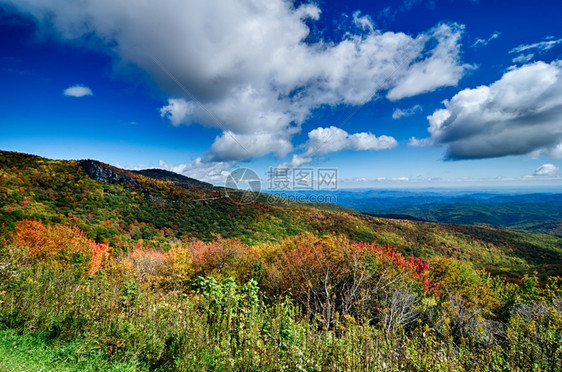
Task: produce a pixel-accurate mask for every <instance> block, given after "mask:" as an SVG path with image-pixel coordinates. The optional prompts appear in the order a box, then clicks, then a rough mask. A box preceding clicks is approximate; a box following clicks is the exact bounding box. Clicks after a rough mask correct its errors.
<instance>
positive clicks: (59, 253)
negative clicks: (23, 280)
mask: <svg viewBox="0 0 562 372" xmlns="http://www.w3.org/2000/svg"><path fill="white" fill-rule="evenodd" d="M13 243H14V244H15V245H16V246H19V247H21V248H23V249H24V250H25V253H26V254H27V256H28V258H30V259H32V260H33V261H43V262H49V263H52V264H55V265H59V266H65V265H69V264H70V265H74V266H77V267H81V268H83V269H84V270H85V271H87V273H89V274H94V273H96V272H97V271H98V270H99V269H100V267H101V265H102V262H103V260H104V257H106V256H107V254H108V247H107V246H106V245H104V244H98V243H95V242H93V241H91V240H89V239H88V238H87V237H86V235H84V233H83V232H82V231H81V230H80V229H79V228H78V227H76V226H73V227H70V226H64V225H54V226H45V225H43V223H42V222H41V221H30V220H23V221H20V222H18V223H17V225H16V231H15V234H14V239H13Z"/></svg>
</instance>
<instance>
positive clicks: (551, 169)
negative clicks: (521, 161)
mask: <svg viewBox="0 0 562 372" xmlns="http://www.w3.org/2000/svg"><path fill="white" fill-rule="evenodd" d="M558 169H559V168H558V167H557V166H556V165H554V164H543V165H541V166H540V167H538V168H537V169H535V173H533V175H534V176H554V175H555V174H556V173H558Z"/></svg>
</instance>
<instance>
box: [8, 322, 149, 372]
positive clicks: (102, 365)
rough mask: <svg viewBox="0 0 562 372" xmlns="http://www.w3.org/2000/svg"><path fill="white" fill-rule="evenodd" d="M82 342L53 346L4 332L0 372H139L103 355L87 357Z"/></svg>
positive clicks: (135, 368)
mask: <svg viewBox="0 0 562 372" xmlns="http://www.w3.org/2000/svg"><path fill="white" fill-rule="evenodd" d="M81 346H82V343H81V342H79V341H75V342H67V343H63V344H58V343H50V342H48V341H47V340H45V339H44V338H43V337H41V336H39V335H34V334H19V333H18V332H16V331H15V330H12V329H3V330H0V372H12V371H14V372H24V371H30V372H31V371H33V372H35V371H37V372H39V371H41V372H50V371H57V372H66V371H68V372H70V371H112V372H128V371H138V370H139V369H138V368H137V366H136V365H135V364H132V363H126V362H119V361H115V362H112V361H110V360H108V359H107V356H105V355H102V354H91V352H90V353H88V354H86V353H85V351H84V350H83V349H82V348H81Z"/></svg>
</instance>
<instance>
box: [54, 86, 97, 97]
mask: <svg viewBox="0 0 562 372" xmlns="http://www.w3.org/2000/svg"><path fill="white" fill-rule="evenodd" d="M62 94H64V95H65V96H68V97H84V96H93V95H94V93H92V90H91V89H90V88H88V87H87V86H85V85H82V84H76V85H73V86H71V87H70V88H66V89H65V90H63V92H62Z"/></svg>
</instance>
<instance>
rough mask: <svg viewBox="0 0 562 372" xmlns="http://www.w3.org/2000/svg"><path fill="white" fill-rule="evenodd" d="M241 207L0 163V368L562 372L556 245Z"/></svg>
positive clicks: (284, 208) (466, 230)
mask: <svg viewBox="0 0 562 372" xmlns="http://www.w3.org/2000/svg"><path fill="white" fill-rule="evenodd" d="M239 198H240V195H239V194H238V193H237V192H236V191H234V190H229V197H224V190H223V189H222V188H215V187H213V186H212V185H209V184H206V183H203V182H200V181H197V180H193V179H190V178H187V177H184V176H180V175H175V174H173V173H170V172H166V171H161V170H146V171H136V172H132V171H126V170H122V169H119V168H115V167H112V166H109V165H106V164H103V163H99V162H96V161H91V160H87V161H58V160H49V159H44V158H40V157H36V156H32V155H25V154H20V153H13V152H0V370H3V369H7V370H17V369H18V368H17V367H18V364H17V363H19V361H21V363H23V364H25V365H35V364H37V365H41V364H42V366H44V367H45V366H46V367H45V368H52V369H53V370H100V369H104V370H159V371H167V370H180V371H182V370H186V371H187V370H271V371H278V370H289V371H292V370H306V371H322V370H380V371H388V370H390V371H392V370H395V371H401V370H412V371H425V370H435V371H452V370H454V371H457V370H497V371H510V370H511V371H517V370H520V371H529V370H537V371H539V370H540V371H542V370H548V371H560V370H561V369H562V362H561V360H562V341H561V339H560V334H561V333H562V301H561V294H562V293H561V287H560V284H561V282H560V278H559V277H558V276H556V275H560V274H561V273H562V238H561V237H557V236H553V235H544V234H536V233H531V232H523V231H515V230H508V229H499V228H492V227H487V226H463V225H448V224H437V223H427V222H418V221H407V220H396V219H383V218H376V217H372V216H367V215H363V214H360V213H357V212H355V211H353V210H348V209H344V208H338V207H335V206H330V205H322V204H299V203H293V202H287V201H285V200H281V199H277V198H276V199H273V200H272V199H271V196H268V195H260V196H259V197H258V199H257V200H256V201H255V202H253V203H249V204H240V203H237V200H239ZM205 199H210V200H205ZM14 346H16V348H14ZM8 355H11V356H10V357H7V356H8ZM29 355H38V356H40V360H34V359H33V357H31V356H29ZM3 359H5V360H7V362H6V363H12V364H11V365H10V364H5V365H3V364H2V363H4V362H2V360H3ZM14 363H15V364H14ZM26 363H27V364H26ZM34 363H35V364H34ZM23 364H22V365H23ZM20 369H21V368H20ZM30 370H34V369H33V368H32V367H31V369H30ZM46 370H48V369H46Z"/></svg>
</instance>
